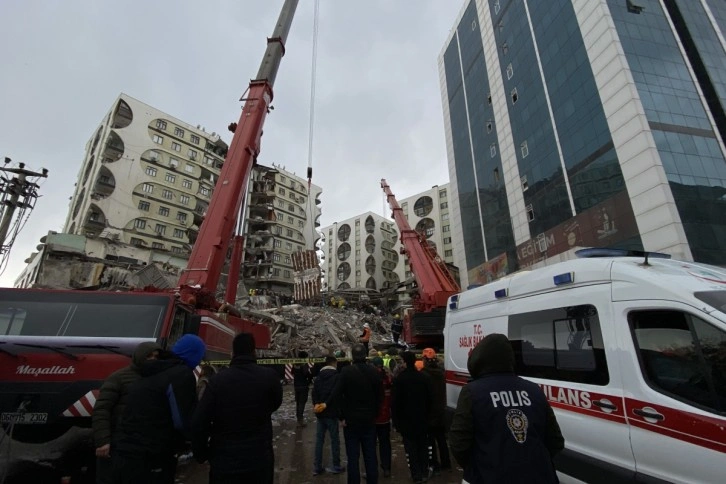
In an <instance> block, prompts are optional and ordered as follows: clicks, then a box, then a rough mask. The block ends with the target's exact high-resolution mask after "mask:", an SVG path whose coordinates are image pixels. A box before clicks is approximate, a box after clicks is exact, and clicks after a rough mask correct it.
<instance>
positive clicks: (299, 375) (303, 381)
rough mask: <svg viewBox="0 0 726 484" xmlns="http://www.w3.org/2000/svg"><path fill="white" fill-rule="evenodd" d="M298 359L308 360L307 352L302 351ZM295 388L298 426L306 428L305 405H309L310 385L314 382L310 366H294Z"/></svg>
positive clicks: (301, 364)
mask: <svg viewBox="0 0 726 484" xmlns="http://www.w3.org/2000/svg"><path fill="white" fill-rule="evenodd" d="M297 356H298V358H307V357H308V353H307V351H300V352H299V353H298V355H297ZM292 377H293V386H294V387H295V416H296V417H297V426H298V427H305V405H306V404H307V403H308V394H309V393H310V383H312V381H313V375H312V373H311V372H310V366H309V365H308V364H307V363H300V364H297V365H295V366H293V369H292Z"/></svg>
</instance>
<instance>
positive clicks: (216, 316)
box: [0, 0, 298, 482]
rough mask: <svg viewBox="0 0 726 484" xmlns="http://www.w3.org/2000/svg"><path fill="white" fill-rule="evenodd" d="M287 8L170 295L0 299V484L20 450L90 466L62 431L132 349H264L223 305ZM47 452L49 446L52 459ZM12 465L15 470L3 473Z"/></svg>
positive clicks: (259, 334)
mask: <svg viewBox="0 0 726 484" xmlns="http://www.w3.org/2000/svg"><path fill="white" fill-rule="evenodd" d="M297 3H298V1H297V0H286V1H285V3H284V5H283V8H282V11H281V13H280V16H279V19H278V22H277V25H276V27H275V29H274V32H273V35H272V37H270V38H268V39H267V50H266V52H265V56H264V58H263V61H262V64H261V66H260V69H259V71H258V73H257V76H256V77H255V79H253V80H252V81H250V84H249V88H248V91H247V92H246V95H245V96H244V98H243V101H244V106H243V109H242V113H241V115H240V119H239V122H238V123H233V124H231V125H230V130H231V131H233V132H234V136H233V138H232V142H231V145H230V149H229V151H228V153H227V157H226V159H225V162H224V165H223V167H222V170H221V173H220V176H219V179H218V181H217V183H216V187H215V190H214V193H213V196H212V199H211V202H210V206H209V210H208V212H207V216H206V218H205V220H204V222H203V223H202V226H201V228H200V232H199V236H198V238H197V241H196V243H195V244H194V248H193V250H192V253H191V256H190V259H189V262H188V265H187V267H186V269H185V270H184V271H183V272H182V275H181V277H180V280H179V284H178V287H177V288H175V289H174V290H163V289H157V288H153V287H148V288H144V289H143V290H139V291H130V292H102V291H98V292H93V291H74V290H60V291H56V290H42V289H0V412H1V414H0V419H1V422H2V427H3V434H2V435H0V445H2V447H1V448H2V452H3V458H2V460H3V461H5V462H3V463H2V464H0V481H2V482H5V478H7V477H12V472H13V469H16V470H17V469H21V471H22V472H24V473H26V474H25V475H29V474H27V472H28V471H27V468H26V467H25V465H27V464H28V462H27V458H25V457H24V458H21V457H20V456H14V455H13V449H15V452H20V451H21V450H22V449H23V445H21V443H28V442H32V443H45V444H46V445H44V446H39V447H38V448H37V449H34V450H33V452H34V453H33V457H32V459H31V460H32V461H34V463H36V464H37V465H39V466H46V467H47V466H49V464H53V465H55V466H57V467H58V469H57V475H59V476H63V475H71V474H74V471H75V470H77V469H75V468H77V467H78V466H80V465H84V464H85V463H86V461H88V462H92V460H93V453H92V448H91V447H90V446H89V444H88V442H86V443H85V445H86V447H87V449H86V450H85V451H81V452H80V454H82V456H81V457H78V455H79V451H78V449H77V446H78V445H81V443H80V442H78V441H77V440H76V439H73V438H71V437H69V435H70V434H69V432H70V433H74V435H75V434H77V433H78V428H89V427H90V423H91V422H90V421H91V419H90V416H91V413H92V411H93V405H94V402H95V398H96V395H97V392H98V388H99V387H100V386H101V383H102V382H103V381H104V379H105V378H106V377H107V376H108V375H109V374H110V373H112V372H113V371H115V370H117V369H119V368H121V367H124V366H126V365H128V364H129V361H130V359H129V357H130V355H131V353H132V351H133V349H134V348H135V347H136V346H137V345H138V344H139V343H141V342H142V341H154V340H155V341H157V342H159V343H160V344H161V345H162V346H163V347H167V348H170V347H171V346H172V345H173V343H174V342H175V341H176V340H177V339H178V338H179V337H181V336H182V335H183V334H186V333H192V334H197V335H199V336H200V337H201V338H202V339H203V340H204V341H205V343H206V345H207V355H206V356H207V358H208V359H210V360H216V359H222V360H225V359H228V358H229V355H230V352H231V346H232V339H233V338H234V336H235V334H237V333H239V332H242V331H246V332H251V333H253V334H254V335H255V339H256V342H257V345H258V347H259V348H267V347H268V345H269V342H270V330H269V328H268V327H267V326H265V325H263V324H258V323H255V322H254V321H250V320H246V319H244V318H242V317H240V316H239V313H238V312H237V311H236V310H235V309H234V306H233V304H234V297H235V294H236V287H237V282H238V278H239V266H240V259H241V250H240V249H241V240H242V239H241V237H242V235H240V234H235V228H236V227H237V222H238V218H239V213H240V208H241V205H242V200H243V199H244V195H245V191H246V187H247V185H248V181H249V176H250V170H251V168H252V166H253V164H254V163H255V161H256V158H257V155H258V153H259V151H260V137H261V135H262V127H263V124H264V122H265V118H266V116H267V114H268V112H269V108H270V103H271V102H272V97H273V92H272V86H273V83H274V81H275V77H276V75H277V71H278V68H279V65H280V61H281V59H282V56H283V54H284V43H285V40H286V38H287V35H288V32H289V30H290V25H291V23H292V18H293V16H294V13H295V10H296V8H297ZM230 247H232V251H231V252H232V257H231V262H230V264H229V266H230V274H229V275H228V290H227V292H226V295H225V301H218V300H217V299H216V297H215V294H216V290H217V284H218V282H219V280H220V275H221V272H222V267H223V265H224V263H225V259H226V257H227V254H228V249H229V248H230ZM72 430H74V432H71V431H72ZM85 435H86V437H87V435H88V431H86V433H85ZM56 439H57V440H56ZM86 440H87V439H86ZM54 442H55V443H58V442H61V444H59V445H60V447H61V448H60V449H59V448H58V445H54ZM66 444H67V445H66ZM6 451H7V452H8V454H9V456H8V455H6ZM46 453H47V454H52V455H45V454H46ZM59 453H60V454H59ZM6 457H8V459H6ZM14 457H18V458H19V459H21V460H22V459H25V461H23V462H21V463H17V462H15V464H16V465H9V464H12V463H13V462H14ZM2 465H4V466H6V467H5V469H3V468H2V467H1V466H2ZM31 480H32V479H31ZM26 482H28V480H27V479H26ZM74 482H75V481H74Z"/></svg>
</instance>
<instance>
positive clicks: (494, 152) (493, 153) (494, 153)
mask: <svg viewBox="0 0 726 484" xmlns="http://www.w3.org/2000/svg"><path fill="white" fill-rule="evenodd" d="M489 154H490V155H491V156H492V158H494V157H495V156H497V144H496V143H492V144H491V145H489Z"/></svg>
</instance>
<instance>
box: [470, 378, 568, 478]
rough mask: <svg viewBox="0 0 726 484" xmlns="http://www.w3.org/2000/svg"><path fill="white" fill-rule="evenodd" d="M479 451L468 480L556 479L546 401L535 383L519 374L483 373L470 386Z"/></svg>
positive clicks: (475, 434)
mask: <svg viewBox="0 0 726 484" xmlns="http://www.w3.org/2000/svg"><path fill="white" fill-rule="evenodd" d="M467 386H468V388H469V392H470V393H471V403H472V416H473V417H474V419H473V422H474V436H475V439H476V444H475V445H474V449H482V451H483V453H482V454H481V455H479V454H477V455H472V460H471V465H470V467H469V468H468V469H466V471H465V473H464V479H466V480H467V481H468V482H538V483H556V482H557V476H556V475H555V469H554V467H553V465H552V459H551V457H550V454H549V451H548V450H547V447H546V446H545V433H546V428H547V405H548V404H547V399H546V397H545V395H544V393H543V392H542V390H541V389H540V387H539V386H538V385H537V384H536V383H532V382H530V381H527V380H525V379H523V378H519V377H518V376H516V375H514V374H492V375H485V376H482V377H480V378H478V379H476V380H474V381H473V382H471V383H469V384H468V385H467Z"/></svg>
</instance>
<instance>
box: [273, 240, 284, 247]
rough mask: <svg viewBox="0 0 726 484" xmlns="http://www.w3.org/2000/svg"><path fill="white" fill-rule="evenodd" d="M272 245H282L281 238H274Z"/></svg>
mask: <svg viewBox="0 0 726 484" xmlns="http://www.w3.org/2000/svg"><path fill="white" fill-rule="evenodd" d="M273 245H274V246H275V247H277V248H280V247H282V241H281V240H279V239H278V240H275V241H274V242H273Z"/></svg>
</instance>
